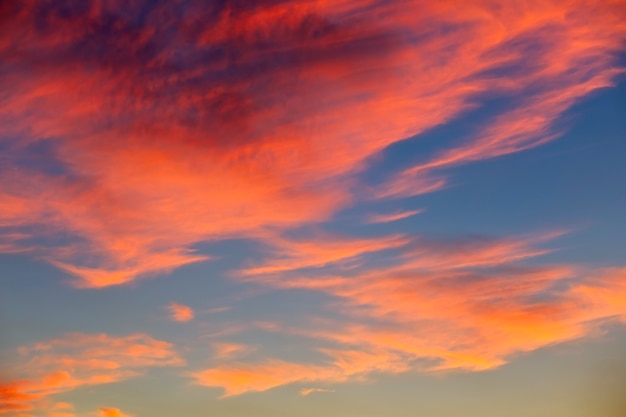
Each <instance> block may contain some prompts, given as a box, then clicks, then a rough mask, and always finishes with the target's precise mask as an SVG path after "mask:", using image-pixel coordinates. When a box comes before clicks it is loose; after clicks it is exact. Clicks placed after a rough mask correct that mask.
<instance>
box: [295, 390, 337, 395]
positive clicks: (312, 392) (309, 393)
mask: <svg viewBox="0 0 626 417" xmlns="http://www.w3.org/2000/svg"><path fill="white" fill-rule="evenodd" d="M317 392H335V390H332V389H325V388H302V389H301V390H300V395H302V396H303V397H306V396H307V395H311V394H314V393H317Z"/></svg>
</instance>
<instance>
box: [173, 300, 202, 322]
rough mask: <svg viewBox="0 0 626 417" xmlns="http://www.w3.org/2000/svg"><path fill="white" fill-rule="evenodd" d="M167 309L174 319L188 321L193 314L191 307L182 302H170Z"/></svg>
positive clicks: (191, 318)
mask: <svg viewBox="0 0 626 417" xmlns="http://www.w3.org/2000/svg"><path fill="white" fill-rule="evenodd" d="M167 309H168V310H169V312H170V316H171V318H172V320H174V321H181V322H185V321H190V320H193V318H194V316H195V313H194V311H193V309H192V308H191V307H189V306H186V305H183V304H178V303H170V305H169V306H167Z"/></svg>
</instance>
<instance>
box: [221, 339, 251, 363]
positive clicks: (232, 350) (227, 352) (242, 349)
mask: <svg viewBox="0 0 626 417" xmlns="http://www.w3.org/2000/svg"><path fill="white" fill-rule="evenodd" d="M211 346H212V347H213V349H214V351H215V352H214V354H213V357H214V358H215V359H220V360H223V359H232V358H235V357H238V356H242V355H244V354H246V353H248V352H250V351H252V350H254V348H253V347H251V346H247V345H243V344H240V343H212V344H211Z"/></svg>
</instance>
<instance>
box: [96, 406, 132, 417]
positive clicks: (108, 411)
mask: <svg viewBox="0 0 626 417" xmlns="http://www.w3.org/2000/svg"><path fill="white" fill-rule="evenodd" d="M99 416H100V417H130V416H129V415H128V414H125V413H122V412H121V411H120V410H119V409H117V408H106V407H103V408H100V410H99Z"/></svg>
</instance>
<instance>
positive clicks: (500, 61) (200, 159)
mask: <svg viewBox="0 0 626 417" xmlns="http://www.w3.org/2000/svg"><path fill="white" fill-rule="evenodd" d="M127 3H128V2H125V3H124V5H123V7H122V5H121V4H118V2H115V1H112V2H101V1H96V0H92V1H85V2H80V4H78V3H76V4H74V3H69V4H66V3H57V2H48V1H36V0H30V1H24V2H17V1H9V2H5V3H4V5H3V13H2V15H3V21H2V29H1V32H0V61H1V62H2V64H1V66H0V70H1V71H2V73H3V74H4V75H3V77H2V81H0V83H1V84H0V88H1V89H2V91H3V96H2V98H1V100H0V121H1V122H2V126H3V127H2V129H1V130H0V144H1V146H2V150H3V153H4V154H5V157H4V158H3V163H2V169H1V170H0V183H1V184H2V185H1V186H0V197H1V198H0V213H1V214H0V226H1V227H2V233H3V236H4V237H3V240H2V241H0V242H1V243H0V248H2V249H3V250H4V251H6V252H15V251H33V252H34V253H35V255H36V256H40V257H43V258H45V259H47V260H49V261H50V262H52V263H53V264H55V265H57V266H58V267H59V268H61V269H63V270H65V271H67V272H68V273H69V274H71V275H72V276H74V277H75V278H76V280H75V281H74V284H75V285H76V286H80V287H94V288H100V287H106V286H110V285H119V284H124V283H127V282H130V281H133V280H135V279H136V278H138V277H140V276H146V275H152V274H156V273H164V272H167V271H171V270H172V269H174V268H176V267H179V266H182V265H185V264H188V263H192V262H198V261H203V260H207V259H209V258H210V257H209V256H207V255H204V254H199V253H196V252H194V250H193V248H194V244H196V243H199V242H204V241H215V240H220V239H223V238H225V237H232V236H244V237H251V238H255V237H257V236H258V235H259V234H260V235H262V236H265V235H266V233H265V231H266V230H268V229H272V230H286V229H289V228H293V227H298V226H302V225H307V224H311V223H315V222H320V221H326V220H329V219H330V218H331V217H332V215H333V213H335V212H336V211H337V210H338V209H340V208H342V207H346V206H347V205H349V204H352V203H354V201H355V200H358V199H361V198H372V197H373V198H387V197H392V196H396V197H397V196H407V195H413V194H417V193H423V192H430V191H434V190H437V189H439V188H441V187H443V186H445V175H442V174H441V173H440V170H441V169H444V168H446V167H450V166H454V165H458V164H464V163H468V162H472V161H477V160H481V159H486V158H492V157H496V156H499V155H503V154H507V153H511V152H517V151H519V150H522V149H526V148H529V147H533V146H537V145H539V144H541V143H544V142H546V141H548V140H551V139H553V138H555V137H556V135H558V133H559V132H558V131H557V130H554V129H553V122H554V121H555V119H557V118H558V117H559V116H560V115H561V114H562V113H563V112H564V111H565V110H567V109H568V108H569V107H570V106H571V105H572V104H573V103H575V102H576V100H578V99H580V98H582V97H584V96H585V95H587V94H589V93H590V92H592V91H594V90H596V89H598V88H602V87H606V86H608V85H610V84H611V80H612V79H613V78H614V76H615V75H616V74H617V73H618V72H619V69H618V68H617V67H616V64H615V54H616V53H617V52H619V51H620V50H621V49H622V46H623V44H622V42H623V39H624V33H625V25H624V23H623V22H624V21H626V19H624V17H625V13H624V5H623V2H621V1H619V0H615V1H604V0H603V1H591V0H567V1H566V0H551V1H546V2H532V1H523V2H516V3H515V4H512V3H510V2H493V1H487V0H472V1H469V2H463V4H459V3H458V2H456V1H441V2H436V3H432V2H422V1H412V0H401V1H394V2H378V1H366V2H337V3H329V2H326V1H319V0H307V1H298V2H295V1H280V2H270V3H260V2H252V3H249V4H248V3H246V4H248V5H247V6H243V5H242V4H241V3H240V2H236V1H224V2H219V3H216V4H215V5H213V6H207V5H206V4H205V3H204V2H195V1H191V2H188V1H185V2H183V1H168V2H161V1H157V2H143V1H139V0H135V1H131V2H130V3H128V4H127ZM484 97H510V105H509V106H508V107H507V108H505V110H504V111H502V112H500V113H498V114H495V115H494V116H493V117H492V118H491V119H490V120H489V121H488V122H487V123H486V124H485V125H484V126H479V127H478V128H477V129H476V131H475V132H474V133H472V134H471V135H470V137H468V138H465V139H461V140H459V141H458V142H457V143H455V144H453V146H452V147H451V148H448V149H443V150H441V151H440V152H438V153H437V154H435V155H434V156H432V157H429V158H427V159H425V160H424V161H423V162H419V161H418V163H417V165H416V166H414V167H411V168H408V169H401V170H399V171H398V172H396V173H395V174H393V175H392V176H391V178H389V179H388V180H387V181H386V182H384V183H383V184H381V185H380V186H378V187H375V189H373V190H372V192H367V191H365V190H366V189H367V188H366V187H363V186H360V187H359V186H358V185H359V182H360V181H361V180H360V179H359V178H358V176H355V175H356V174H358V173H359V172H361V171H362V170H363V169H364V168H366V166H367V161H368V160H369V158H371V157H372V156H373V155H376V154H377V153H378V152H380V151H381V150H382V149H384V148H385V147H386V146H388V145H390V144H392V143H395V142H397V141H399V140H402V139H405V138H407V137H411V136H413V135H417V134H419V133H421V132H424V131H425V130H427V129H430V128H432V127H434V126H437V125H440V124H442V123H445V122H448V121H450V120H452V119H453V118H455V117H457V116H458V115H459V114H461V113H462V112H463V111H465V110H467V109H469V108H474V107H476V106H477V105H479V104H480V102H481V99H482V98H484ZM361 185H362V184H361Z"/></svg>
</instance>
